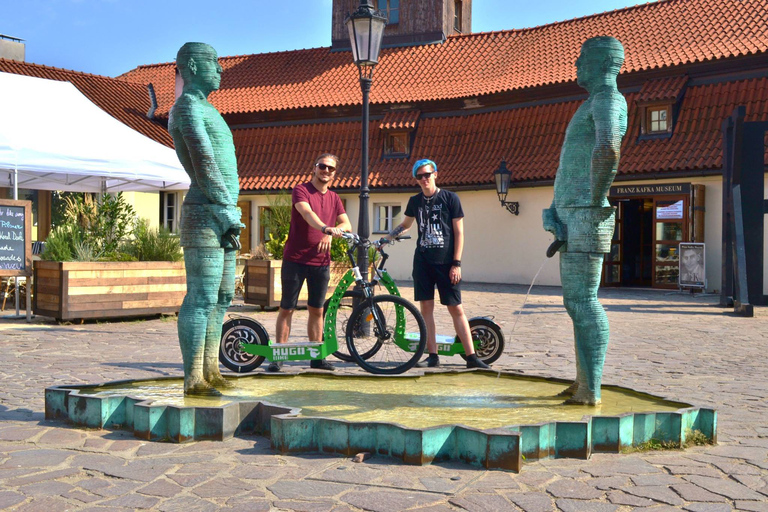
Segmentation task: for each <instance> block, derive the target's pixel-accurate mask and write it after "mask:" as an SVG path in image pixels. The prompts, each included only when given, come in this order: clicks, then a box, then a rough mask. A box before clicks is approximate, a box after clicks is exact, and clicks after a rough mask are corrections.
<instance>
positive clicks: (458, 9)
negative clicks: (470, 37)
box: [453, 0, 463, 34]
mask: <svg viewBox="0 0 768 512" xmlns="http://www.w3.org/2000/svg"><path fill="white" fill-rule="evenodd" d="M462 14H463V7H462V5H461V0H454V1H453V30H454V31H456V33H458V34H462V33H463V32H462V30H461V28H462V23H461V17H462Z"/></svg>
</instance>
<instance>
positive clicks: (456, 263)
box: [451, 260, 461, 267]
mask: <svg viewBox="0 0 768 512" xmlns="http://www.w3.org/2000/svg"><path fill="white" fill-rule="evenodd" d="M451 266H453V267H461V260H453V263H451Z"/></svg>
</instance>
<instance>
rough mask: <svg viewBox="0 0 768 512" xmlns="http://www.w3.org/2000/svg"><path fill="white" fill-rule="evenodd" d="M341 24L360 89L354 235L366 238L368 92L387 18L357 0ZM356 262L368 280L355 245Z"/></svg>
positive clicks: (364, 258) (363, 253)
mask: <svg viewBox="0 0 768 512" xmlns="http://www.w3.org/2000/svg"><path fill="white" fill-rule="evenodd" d="M344 23H346V25H347V29H349V42H350V44H351V45H352V58H353V60H354V61H355V65H357V69H358V70H359V71H360V89H361V90H362V92H363V155H362V165H361V169H360V214H359V217H358V221H357V222H358V224H357V234H358V235H360V236H361V237H364V238H368V236H369V234H370V228H369V223H368V192H369V189H368V95H369V94H370V92H371V83H372V82H373V68H374V67H375V66H376V64H377V63H378V62H379V50H380V49H381V38H382V37H383V36H384V27H385V26H386V25H387V18H386V16H384V14H382V13H381V12H379V11H376V10H375V9H374V8H373V5H372V4H371V0H360V7H358V8H357V10H356V11H355V12H353V13H351V14H349V13H348V14H347V16H346V17H345V18H344ZM357 264H358V267H359V268H360V271H361V273H362V275H363V279H365V280H368V250H367V249H366V248H364V247H359V248H358V250H357Z"/></svg>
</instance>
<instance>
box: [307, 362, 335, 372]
mask: <svg viewBox="0 0 768 512" xmlns="http://www.w3.org/2000/svg"><path fill="white" fill-rule="evenodd" d="M309 367H310V368H312V369H313V370H328V371H329V372H332V371H333V370H335V369H336V367H335V366H333V365H332V364H331V363H329V362H328V361H326V360H325V359H313V360H312V361H310V362H309Z"/></svg>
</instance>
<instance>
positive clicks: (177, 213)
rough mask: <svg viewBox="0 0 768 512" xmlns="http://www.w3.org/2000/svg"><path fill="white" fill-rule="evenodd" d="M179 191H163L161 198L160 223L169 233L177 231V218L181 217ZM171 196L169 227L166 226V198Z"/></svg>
mask: <svg viewBox="0 0 768 512" xmlns="http://www.w3.org/2000/svg"><path fill="white" fill-rule="evenodd" d="M180 195H181V194H180V193H179V192H164V193H163V198H162V205H161V206H162V212H163V213H162V217H161V219H160V223H161V225H162V226H163V227H164V228H166V229H167V230H168V231H170V232H171V233H178V232H179V220H180V217H181V197H180ZM169 197H173V203H174V204H173V205H171V206H170V208H172V218H171V219H170V224H171V225H170V227H168V220H169V219H168V208H169V205H168V198H169Z"/></svg>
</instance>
